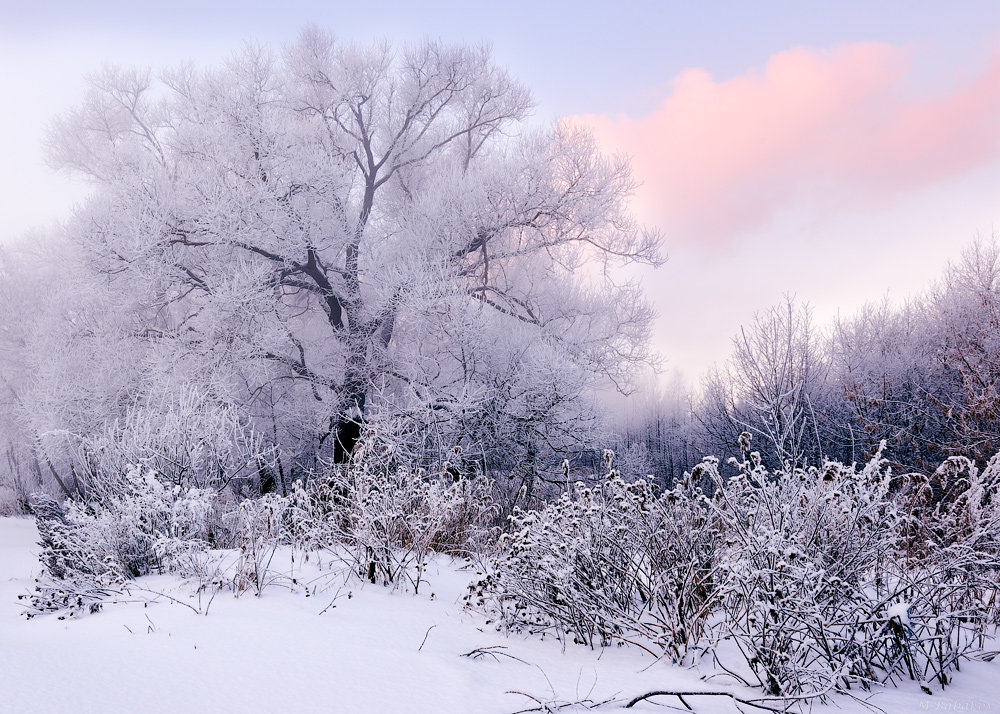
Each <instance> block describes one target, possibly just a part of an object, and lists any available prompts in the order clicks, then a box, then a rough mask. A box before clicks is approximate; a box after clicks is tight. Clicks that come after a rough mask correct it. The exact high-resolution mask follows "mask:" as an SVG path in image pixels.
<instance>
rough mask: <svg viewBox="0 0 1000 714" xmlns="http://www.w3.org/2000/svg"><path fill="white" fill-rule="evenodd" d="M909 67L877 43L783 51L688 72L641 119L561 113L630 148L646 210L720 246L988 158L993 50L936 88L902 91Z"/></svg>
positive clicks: (680, 234)
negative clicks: (723, 72)
mask: <svg viewBox="0 0 1000 714" xmlns="http://www.w3.org/2000/svg"><path fill="white" fill-rule="evenodd" d="M910 64H911V63H910V56H909V52H908V51H906V50H903V49H900V48H897V47H893V46H890V45H883V44H856V45H848V46H844V47H840V48H838V49H836V50H833V51H831V52H816V51H812V50H808V49H802V48H799V49H792V50H788V51H786V52H780V53H778V54H776V55H773V56H772V57H771V58H770V60H769V61H768V63H767V65H766V67H765V68H764V71H763V72H756V71H750V72H748V73H746V74H744V75H742V76H739V77H736V78H734V79H730V80H726V81H721V82H720V81H716V80H715V79H713V78H712V76H711V75H710V74H708V73H707V72H705V71H704V70H700V69H691V70H687V71H685V72H683V73H681V74H680V75H678V76H677V77H676V78H675V79H674V80H673V82H672V86H671V91H670V94H669V96H667V98H666V99H664V100H663V102H662V104H661V105H660V106H659V108H658V109H657V110H656V111H654V112H653V113H651V114H649V115H647V116H644V117H640V118H635V119H633V118H629V117H624V116H623V117H614V118H610V117H606V116H593V115H587V116H580V117H571V118H569V119H568V121H570V122H574V123H581V124H584V125H586V126H589V127H590V128H591V129H592V130H593V131H594V134H595V136H596V137H597V139H598V141H599V142H600V143H601V144H602V145H603V146H604V147H605V148H607V149H609V150H612V151H616V152H624V153H626V154H628V155H630V156H631V157H632V160H633V169H634V171H635V173H636V176H637V178H638V179H639V180H640V181H642V182H643V183H644V185H643V187H642V189H640V192H639V195H638V197H637V207H638V209H639V211H640V213H642V214H643V215H644V216H645V217H646V218H647V219H650V220H657V221H660V222H662V223H664V224H665V225H666V226H667V227H668V229H669V231H670V233H671V235H672V236H673V237H674V239H675V240H694V241H698V242H702V241H711V242H716V243H717V242H722V241H726V240H729V239H731V238H733V237H734V236H735V235H737V234H739V233H740V232H743V231H746V230H751V229H754V228H759V227H761V226H763V225H766V224H767V223H768V221H769V220H770V219H771V218H772V217H773V216H774V215H775V214H776V213H777V212H778V211H780V210H782V209H785V208H796V207H800V206H803V205H806V206H823V205H828V204H829V203H830V202H831V201H841V202H843V201H848V202H849V203H850V204H852V205H857V204H865V205H871V204H872V202H875V203H877V202H883V201H886V200H888V199H891V198H892V197H893V196H895V195H896V194H898V193H899V192H902V191H906V190H908V189H912V188H916V187H919V186H923V185H928V184H930V183H934V182H938V181H942V180H946V179H948V178H951V177H954V176H957V175H961V174H962V173H964V172H968V171H970V170H972V169H975V168H977V167H979V166H982V165H984V164H986V163H988V162H993V161H995V160H996V159H997V157H998V155H1000V56H997V57H995V58H994V59H993V61H992V62H990V64H989V66H988V67H987V68H986V69H985V70H983V71H982V72H981V73H980V74H979V75H978V76H977V77H975V78H974V79H973V80H971V81H969V82H968V83H967V84H966V85H965V86H962V87H960V88H958V89H952V90H949V91H948V92H945V93H943V94H941V95H939V96H926V95H924V94H921V93H919V92H917V91H915V90H914V89H913V88H912V82H909V83H908V82H907V81H906V80H907V79H908V77H907V74H908V71H909V69H910Z"/></svg>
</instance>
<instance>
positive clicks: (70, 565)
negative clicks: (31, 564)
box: [29, 466, 222, 613]
mask: <svg viewBox="0 0 1000 714" xmlns="http://www.w3.org/2000/svg"><path fill="white" fill-rule="evenodd" d="M101 483H102V488H100V489H95V490H92V491H91V498H90V499H89V500H86V501H83V500H73V499H67V500H66V501H65V502H64V503H63V504H61V505H60V504H59V503H58V502H56V501H55V500H53V499H51V498H49V497H47V496H38V497H36V498H35V500H34V502H33V503H32V511H33V512H34V514H35V519H36V523H37V525H38V532H39V535H40V538H41V541H40V545H41V552H40V553H39V559H40V560H41V563H42V565H43V567H44V573H43V575H42V577H41V578H40V579H39V582H38V587H37V589H36V591H35V593H34V594H33V595H32V597H31V609H30V611H29V612H35V613H38V612H45V611H50V610H60V609H66V608H68V609H70V610H71V611H74V610H75V609H79V608H83V607H90V606H91V605H93V606H94V607H95V608H96V607H98V606H99V604H98V603H99V601H100V599H101V598H102V597H103V595H105V594H106V593H107V592H108V591H109V590H110V589H113V588H114V587H115V586H116V585H119V584H121V583H124V582H125V581H126V580H129V579H132V578H136V577H139V576H141V575H146V574H148V573H152V572H161V571H164V570H178V569H183V565H184V563H185V562H187V558H188V556H189V555H190V553H191V551H192V550H204V549H206V548H208V547H209V544H210V543H213V542H217V541H218V540H219V538H220V536H221V535H222V534H221V533H220V532H219V530H218V522H219V518H218V515H217V513H216V508H217V506H218V504H217V503H216V494H215V492H214V491H211V490H206V489H196V488H182V487H181V486H172V485H168V484H164V483H163V482H162V481H161V479H160V478H159V477H158V476H157V474H156V473H155V472H152V471H149V470H145V469H143V468H141V467H139V466H132V467H130V468H128V469H127V470H125V471H124V472H123V473H120V474H118V475H117V478H115V479H114V486H113V487H112V486H111V483H112V478H111V476H109V475H105V477H104V479H103V480H102V482H101Z"/></svg>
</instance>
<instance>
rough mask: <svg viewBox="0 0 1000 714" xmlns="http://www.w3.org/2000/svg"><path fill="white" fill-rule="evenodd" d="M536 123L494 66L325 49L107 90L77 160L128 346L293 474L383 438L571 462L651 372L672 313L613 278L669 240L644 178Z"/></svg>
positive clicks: (433, 49)
mask: <svg viewBox="0 0 1000 714" xmlns="http://www.w3.org/2000/svg"><path fill="white" fill-rule="evenodd" d="M530 105H531V101H530V98H529V95H528V92H527V91H526V90H525V89H524V88H523V87H522V86H521V85H520V84H518V83H517V82H516V81H514V80H513V79H511V78H510V77H509V76H508V75H507V73H506V72H505V71H504V70H503V69H502V68H500V67H498V66H497V65H496V64H494V63H493V61H492V60H491V58H490V56H489V53H488V52H487V51H485V50H481V49H471V48H468V47H451V46H445V45H442V44H439V43H434V42H427V43H424V44H421V45H418V46H413V47H405V48H392V47H390V46H388V45H386V44H376V45H373V46H368V47H365V46H357V45H352V44H346V43H340V42H336V41H334V39H333V38H332V37H331V36H329V35H327V34H325V33H323V32H320V31H318V30H315V29H311V30H307V31H306V32H304V33H303V34H302V35H301V37H300V38H299V40H298V41H297V42H295V43H294V44H292V45H291V46H289V47H287V48H285V49H284V51H282V52H274V51H272V50H270V49H268V48H265V47H258V46H248V47H247V48H245V49H244V50H243V51H242V52H240V53H238V54H237V55H236V56H234V57H233V58H232V59H231V60H230V61H229V62H228V63H226V64H225V65H224V66H222V67H217V68H212V69H207V70H201V69H196V68H193V67H185V68H181V69H179V70H175V71H172V72H168V73H166V74H164V75H163V76H162V77H161V78H160V80H159V81H156V80H154V78H153V76H152V75H151V74H150V73H149V72H147V71H136V70H133V71H126V70H120V69H111V70H108V71H106V72H104V73H103V74H101V75H100V76H98V77H96V78H94V81H93V88H92V90H91V92H90V94H89V95H88V97H87V99H86V100H85V102H84V103H83V104H82V105H81V106H80V107H79V108H77V109H76V110H75V111H73V112H71V113H69V114H67V115H66V116H64V117H62V118H61V119H60V120H59V121H58V122H57V124H56V127H55V129H54V131H53V135H52V149H53V153H52V155H53V159H54V161H55V162H56V163H57V164H58V165H60V166H63V167H67V168H70V169H74V170H76V171H78V172H81V173H83V174H84V175H86V176H87V177H89V178H90V179H91V180H92V182H93V186H94V190H93V193H92V195H91V196H90V198H89V199H88V200H87V202H86V204H85V205H84V207H83V208H82V210H81V211H80V212H79V215H78V216H77V217H76V219H75V221H74V222H73V223H72V224H71V225H70V227H69V231H70V236H71V238H72V239H73V241H75V242H76V244H78V245H79V246H80V247H81V249H82V250H83V252H84V254H85V256H86V259H87V261H88V263H89V265H91V266H92V267H93V268H94V269H95V270H96V272H95V274H96V275H99V276H100V280H101V281H103V282H104V283H105V284H106V285H107V286H108V287H109V289H110V290H112V291H113V292H114V293H115V294H119V295H122V296H125V297H123V299H124V300H127V301H128V302H129V304H130V305H132V306H133V308H134V309H132V310H131V312H130V313H129V320H127V321H126V322H125V324H122V325H120V326H119V327H120V328H121V332H120V334H122V335H125V336H127V338H128V340H129V341H131V342H134V343H141V344H142V345H144V346H143V347H141V348H140V351H146V352H147V353H148V354H149V355H152V356H151V357H148V367H149V369H150V370H151V373H152V374H156V375H157V379H158V382H159V383H160V384H163V383H166V384H168V385H169V384H175V383H177V384H186V385H190V384H195V385H197V386H198V389H199V390H200V393H202V394H205V395H208V396H209V397H210V398H211V399H215V400H217V401H219V402H220V403H223V404H239V405H241V406H242V407H244V408H245V409H246V410H247V413H248V414H249V415H250V417H251V418H252V419H253V422H254V425H255V429H256V430H257V431H258V432H259V433H261V434H266V435H268V439H269V440H270V441H273V442H274V445H275V446H277V447H280V449H281V458H279V459H278V466H277V467H278V468H279V469H281V468H283V467H282V464H284V465H285V467H286V468H287V467H290V468H292V469H293V470H294V469H308V468H309V467H310V465H311V464H314V463H315V462H314V459H315V458H316V457H317V455H321V454H324V453H325V454H329V455H332V456H333V457H334V458H336V459H337V460H344V459H346V458H347V456H348V455H349V454H350V452H351V449H352V448H353V444H354V442H355V440H356V438H357V435H358V433H359V430H360V425H361V424H362V423H363V422H364V421H365V420H370V419H372V418H375V417H376V416H379V415H388V416H392V417H400V416H401V415H402V416H404V417H405V416H408V415H409V416H414V417H417V418H416V419H414V420H413V421H412V423H411V428H412V429H414V430H417V429H416V427H415V426H412V425H416V424H420V425H421V429H422V430H423V431H424V432H426V431H428V430H429V429H431V427H433V428H434V429H436V431H435V432H434V433H436V434H439V435H442V436H441V438H442V439H443V440H445V441H447V442H450V443H449V445H450V444H455V443H457V444H462V445H463V446H464V447H466V451H467V453H468V452H472V453H474V452H476V451H479V452H483V451H486V450H490V449H493V448H494V445H495V444H497V443H499V442H501V441H503V440H506V439H511V438H512V439H513V445H514V446H517V445H520V446H523V447H530V448H532V449H542V450H547V451H551V450H558V449H560V448H564V447H565V446H566V445H568V444H571V443H573V442H574V440H579V438H580V435H581V434H582V433H583V431H581V430H582V429H583V428H584V427H585V426H586V424H587V423H588V422H589V421H590V419H591V411H592V410H591V409H590V408H589V407H588V400H587V398H586V397H585V394H586V393H587V390H588V389H589V388H591V387H592V386H594V385H595V384H598V383H607V382H609V381H610V382H614V383H615V384H617V385H619V386H622V387H624V386H626V385H627V384H628V382H629V380H630V378H631V374H632V371H633V368H634V367H635V365H637V364H638V363H640V362H642V361H644V360H646V359H647V357H648V355H647V341H648V333H649V325H650V320H651V317H652V313H651V311H650V309H649V308H648V306H647V305H646V303H645V302H644V301H643V299H642V297H641V294H640V291H639V289H638V287H637V286H636V285H635V284H633V283H629V282H616V281H615V279H614V277H613V276H614V274H613V272H612V271H611V270H610V269H609V267H610V266H611V264H612V263H613V262H614V261H626V262H627V261H642V262H649V263H656V262H657V261H658V260H659V257H658V252H657V250H658V237H657V235H656V234H655V233H652V232H649V231H646V230H644V229H643V228H642V227H640V226H638V225H637V224H636V223H635V222H634V221H633V220H632V218H631V217H630V216H629V214H628V213H627V211H626V206H625V201H626V199H627V197H628V195H629V193H630V192H631V190H632V188H633V181H632V178H631V175H630V172H629V168H628V165H627V162H625V161H624V160H622V159H617V158H615V159H612V158H608V157H605V156H603V155H602V154H601V153H600V152H599V151H598V149H597V147H596V146H595V144H594V142H593V140H592V139H591V138H590V137H589V136H588V135H587V134H586V133H583V132H582V131H578V130H574V129H571V128H567V127H563V126H559V127H556V128H552V129H538V128H534V127H532V126H529V125H528V124H527V123H526V122H525V119H526V117H527V115H528V112H529V109H530ZM78 367H80V368H85V365H83V364H80V365H78ZM130 396H132V397H134V398H138V397H140V395H138V394H133V395H130ZM109 416H110V415H109ZM420 438H426V433H425V434H422V435H421V437H420Z"/></svg>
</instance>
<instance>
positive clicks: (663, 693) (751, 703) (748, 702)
mask: <svg viewBox="0 0 1000 714" xmlns="http://www.w3.org/2000/svg"><path fill="white" fill-rule="evenodd" d="M653 697H677V698H678V699H680V701H681V704H683V705H684V706H685V707H687V709H688V710H689V711H694V710H693V709H691V705H690V704H688V703H687V702H686V701H685V700H684V697H729V698H730V699H732V700H733V701H734V702H736V703H738V704H743V705H745V706H748V707H754V708H756V709H763V710H765V711H769V712H778V713H779V714H782V713H783V712H784V711H785V710H784V709H775V708H774V707H769V706H767V705H766V704H761V701H770V700H760V699H757V700H754V699H744V698H743V697H738V696H736V695H735V694H733V693H732V692H694V691H686V692H678V691H669V690H666V689H658V690H656V691H653V692H646V693H645V694H641V695H639V696H638V697H635V698H634V699H632V700H631V701H630V702H629V703H628V704H626V705H625V708H626V709H631V708H632V707H634V706H635V705H636V704H638V703H639V702H642V701H645V700H647V699H652V698H653Z"/></svg>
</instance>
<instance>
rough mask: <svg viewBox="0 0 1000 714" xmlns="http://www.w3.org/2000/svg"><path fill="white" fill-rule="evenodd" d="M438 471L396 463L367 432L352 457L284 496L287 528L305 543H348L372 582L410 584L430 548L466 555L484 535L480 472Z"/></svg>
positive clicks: (487, 504)
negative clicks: (290, 506)
mask: <svg viewBox="0 0 1000 714" xmlns="http://www.w3.org/2000/svg"><path fill="white" fill-rule="evenodd" d="M448 465H449V462H448V461H447V460H446V461H444V463H443V464H442V466H441V468H440V470H439V472H438V473H436V474H429V473H427V472H425V471H423V470H422V469H415V470H414V469H411V468H409V467H407V466H404V465H400V464H398V463H397V462H396V460H395V459H394V458H393V453H392V449H391V447H390V446H389V445H387V444H385V443H382V442H380V441H379V440H378V439H377V438H376V437H375V436H374V435H369V436H367V437H366V438H364V439H363V440H362V441H360V442H359V444H358V446H357V447H356V448H355V453H354V457H353V458H352V460H351V463H350V464H349V465H346V466H335V467H334V468H333V469H332V470H331V472H330V475H329V476H328V477H327V478H326V479H325V480H324V481H322V482H319V483H314V484H310V487H308V488H306V489H304V490H303V489H301V487H299V488H297V489H296V490H295V491H294V492H293V494H292V495H291V496H290V499H289V500H290V501H291V502H292V504H293V510H292V512H291V513H290V516H291V518H290V519H289V520H290V528H291V532H292V533H293V535H295V536H296V537H298V538H301V539H302V543H303V545H307V544H312V545H316V544H322V545H326V546H330V545H339V546H342V547H343V548H346V552H347V553H348V554H349V558H350V559H351V561H352V563H353V565H354V566H355V567H356V568H357V570H358V574H359V575H360V576H361V577H364V578H366V579H367V580H369V581H370V582H372V583H375V582H381V583H383V584H389V583H393V584H399V583H402V582H409V583H410V584H411V585H412V586H413V589H414V590H415V591H416V590H418V589H419V587H420V583H421V581H422V579H423V574H424V569H425V567H426V565H427V561H428V558H429V557H430V556H431V554H432V553H434V552H444V553H451V554H466V553H468V552H469V550H470V549H471V548H472V547H474V546H475V545H476V544H477V542H478V541H479V540H481V539H482V538H483V537H484V535H483V534H484V530H485V525H484V524H485V523H486V522H487V520H488V519H489V515H490V513H491V510H492V499H491V497H490V489H489V484H488V482H487V481H486V479H484V478H465V477H463V476H462V475H460V474H458V475H456V474H454V473H453V471H452V470H450V469H449V467H448Z"/></svg>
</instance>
